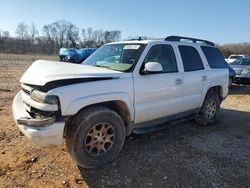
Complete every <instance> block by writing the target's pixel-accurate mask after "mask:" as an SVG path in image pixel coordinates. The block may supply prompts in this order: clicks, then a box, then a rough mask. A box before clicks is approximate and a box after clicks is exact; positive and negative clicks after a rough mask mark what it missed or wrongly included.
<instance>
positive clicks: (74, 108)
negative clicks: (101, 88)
mask: <svg viewBox="0 0 250 188" xmlns="http://www.w3.org/2000/svg"><path fill="white" fill-rule="evenodd" d="M108 101H122V102H124V103H126V104H127V106H128V108H129V111H130V114H131V120H133V119H134V108H133V101H132V97H131V96H129V95H128V94H126V93H122V92H112V93H103V94H97V95H91V96H85V97H81V98H77V99H75V100H73V101H72V102H71V103H70V105H69V106H68V108H67V109H66V110H65V112H64V113H63V114H66V115H75V114H76V113H77V112H78V111H79V110H81V109H82V108H84V107H86V106H89V105H93V104H98V103H103V102H108Z"/></svg>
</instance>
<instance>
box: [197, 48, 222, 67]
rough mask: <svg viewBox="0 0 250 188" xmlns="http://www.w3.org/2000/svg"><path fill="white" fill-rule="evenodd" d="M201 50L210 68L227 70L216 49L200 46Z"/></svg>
mask: <svg viewBox="0 0 250 188" xmlns="http://www.w3.org/2000/svg"><path fill="white" fill-rule="evenodd" d="M201 49H202V51H203V53H204V55H205V56H206V59H207V62H208V64H209V66H210V67H211V68H214V69H218V68H227V65H226V61H225V59H224V58H223V56H222V54H221V53H220V51H219V50H218V49H217V48H214V47H209V46H201Z"/></svg>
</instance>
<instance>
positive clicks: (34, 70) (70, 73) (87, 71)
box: [20, 60, 123, 86]
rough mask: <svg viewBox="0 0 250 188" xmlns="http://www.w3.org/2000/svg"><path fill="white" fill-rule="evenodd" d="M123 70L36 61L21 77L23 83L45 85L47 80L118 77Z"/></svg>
mask: <svg viewBox="0 0 250 188" xmlns="http://www.w3.org/2000/svg"><path fill="white" fill-rule="evenodd" d="M121 74H123V73H122V72H119V71H114V70H109V69H105V68H100V67H94V66H88V65H82V64H72V63H64V62H57V61H45V60H38V61H35V62H34V63H33V64H32V65H31V66H30V67H29V68H28V70H27V71H26V72H25V73H24V74H23V76H22V77H21V80H20V81H21V83H25V84H30V85H37V86H44V85H45V84H46V83H47V82H52V81H57V80H68V79H83V78H88V79H93V78H95V79H96V78H97V79H102V78H117V77H119V76H120V75H121Z"/></svg>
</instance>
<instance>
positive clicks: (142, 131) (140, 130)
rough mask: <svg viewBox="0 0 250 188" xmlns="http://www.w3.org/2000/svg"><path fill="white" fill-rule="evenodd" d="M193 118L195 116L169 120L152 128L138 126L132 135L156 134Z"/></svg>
mask: <svg viewBox="0 0 250 188" xmlns="http://www.w3.org/2000/svg"><path fill="white" fill-rule="evenodd" d="M194 118H195V115H190V116H187V117H184V118H179V119H175V120H171V119H168V121H166V122H165V123H163V122H161V123H159V124H155V125H152V126H147V125H146V126H143V125H141V126H138V127H137V128H135V129H134V130H133V131H132V133H134V134H145V133H151V132H156V131H159V130H162V129H166V128H168V127H171V126H174V125H178V124H181V123H184V122H187V121H190V120H193V119H194Z"/></svg>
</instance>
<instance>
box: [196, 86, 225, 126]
mask: <svg viewBox="0 0 250 188" xmlns="http://www.w3.org/2000/svg"><path fill="white" fill-rule="evenodd" d="M220 103H221V100H220V98H219V95H218V93H217V92H215V91H214V90H210V91H208V93H207V95H206V97H205V100H204V102H203V104H202V107H201V110H200V112H199V114H198V116H197V118H196V119H195V120H196V122H197V123H199V124H201V125H205V126H207V125H213V124H215V123H216V121H217V114H218V112H219V109H220Z"/></svg>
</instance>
